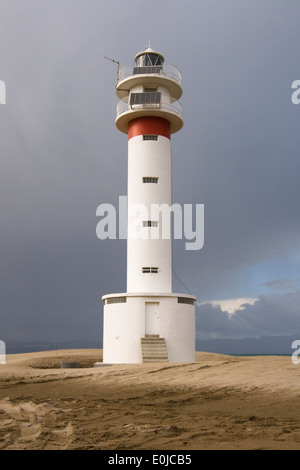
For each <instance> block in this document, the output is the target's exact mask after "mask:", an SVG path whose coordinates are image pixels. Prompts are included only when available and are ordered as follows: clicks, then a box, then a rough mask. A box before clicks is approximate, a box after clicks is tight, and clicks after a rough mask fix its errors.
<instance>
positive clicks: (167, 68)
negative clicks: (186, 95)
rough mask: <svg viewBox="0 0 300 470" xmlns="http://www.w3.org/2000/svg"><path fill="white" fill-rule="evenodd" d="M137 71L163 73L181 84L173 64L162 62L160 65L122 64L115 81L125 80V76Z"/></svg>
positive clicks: (134, 73)
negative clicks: (133, 65) (135, 65)
mask: <svg viewBox="0 0 300 470" xmlns="http://www.w3.org/2000/svg"><path fill="white" fill-rule="evenodd" d="M138 69H141V70H138ZM138 73H143V74H155V75H165V76H166V77H169V78H172V79H173V80H175V81H176V82H177V83H179V84H180V85H181V73H180V71H179V70H178V68H177V67H175V66H174V65H169V64H164V65H163V66H162V67H161V66H160V67H150V66H148V67H129V66H127V65H123V66H121V67H120V68H119V71H118V79H117V83H119V82H121V81H122V80H125V78H128V77H131V76H133V75H137V74H138Z"/></svg>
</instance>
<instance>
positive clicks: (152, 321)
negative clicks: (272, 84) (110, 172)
mask: <svg viewBox="0 0 300 470" xmlns="http://www.w3.org/2000/svg"><path fill="white" fill-rule="evenodd" d="M116 94H117V97H118V99H119V103H118V106H117V116H116V120H115V124H116V127H117V129H118V130H119V131H120V132H122V133H124V134H126V135H127V137H128V194H127V198H128V214H127V222H128V223H127V291H126V292H123V293H114V294H107V295H104V296H103V297H102V300H103V302H104V312H103V363H110V364H122V363H142V362H163V361H165V362H194V361H195V300H196V298H195V296H193V295H190V294H179V293H173V292H172V227H171V219H172V201H171V164H172V157H171V136H172V134H174V133H176V132H178V131H179V130H180V129H181V128H182V126H183V119H182V110H181V105H180V102H179V99H180V97H181V95H182V83H181V73H180V71H179V70H178V69H177V67H175V66H173V65H168V64H165V59H164V56H163V55H162V54H161V53H159V52H156V51H154V50H153V49H152V48H150V47H149V48H148V49H146V50H144V51H141V52H139V53H138V54H137V55H136V56H135V59H134V65H133V66H132V67H128V66H121V67H118V77H117V84H116ZM116 269H117V267H116Z"/></svg>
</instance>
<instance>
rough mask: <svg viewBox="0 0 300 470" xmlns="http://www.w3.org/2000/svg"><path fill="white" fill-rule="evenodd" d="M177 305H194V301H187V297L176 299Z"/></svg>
mask: <svg viewBox="0 0 300 470" xmlns="http://www.w3.org/2000/svg"><path fill="white" fill-rule="evenodd" d="M178 303H179V304H190V305H194V303H195V301H194V299H189V298H188V297H178Z"/></svg>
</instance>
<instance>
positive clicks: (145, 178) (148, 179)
mask: <svg viewBox="0 0 300 470" xmlns="http://www.w3.org/2000/svg"><path fill="white" fill-rule="evenodd" d="M143 183H155V184H157V183H158V178H156V177H154V176H143Z"/></svg>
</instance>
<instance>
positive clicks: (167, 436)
mask: <svg viewBox="0 0 300 470" xmlns="http://www.w3.org/2000/svg"><path fill="white" fill-rule="evenodd" d="M101 357H102V351H100V350H70V351H51V352H40V353H30V354H16V355H8V356H7V364H5V365H0V449H1V450H5V449H18V450H23V449H24V450H25V449H36V450H66V449H67V450H73V449H74V450H75V449H76V450H79V449H90V450H93V449H95V450H101V449H102V450H125V449H127V450H142V449H145V450H151V449H154V450H192V449H214V450H216V449H297V450H298V449H300V405H299V403H300V365H298V366H297V365H294V364H293V363H292V361H291V358H290V357H276V356H267V357H264V356H261V357H233V356H224V355H219V354H208V353H197V360H196V362H195V363H192V364H183V363H173V364H168V363H164V364H154V363H153V364H139V365H112V366H102V367H97V368H94V367H93V364H94V363H95V362H97V361H99V360H101ZM62 361H78V362H80V365H81V367H80V368H77V369H62V368H60V363H61V362H62Z"/></svg>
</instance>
